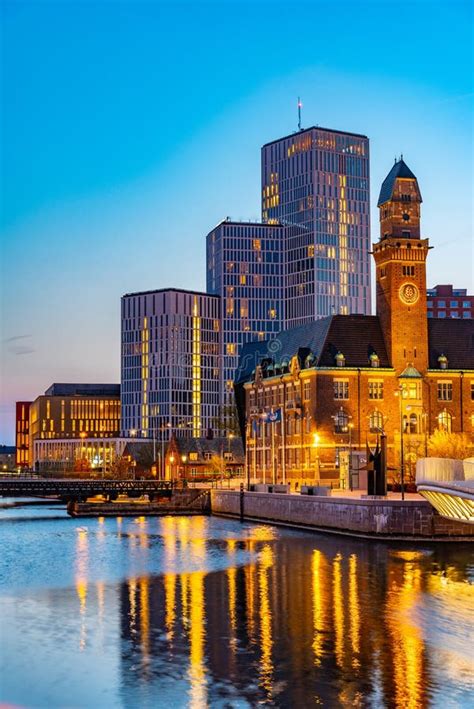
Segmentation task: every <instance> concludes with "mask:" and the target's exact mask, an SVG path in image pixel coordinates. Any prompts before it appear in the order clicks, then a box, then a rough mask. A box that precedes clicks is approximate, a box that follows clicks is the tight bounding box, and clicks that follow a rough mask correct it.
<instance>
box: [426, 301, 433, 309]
mask: <svg viewBox="0 0 474 709" xmlns="http://www.w3.org/2000/svg"><path fill="white" fill-rule="evenodd" d="M426 305H427V307H428V308H432V307H433V301H432V300H428V301H426Z"/></svg>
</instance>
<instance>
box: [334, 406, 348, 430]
mask: <svg viewBox="0 0 474 709" xmlns="http://www.w3.org/2000/svg"><path fill="white" fill-rule="evenodd" d="M348 430H349V416H348V415H347V414H346V412H345V411H344V409H339V411H338V412H337V414H336V415H335V416H334V432H335V433H347V431H348Z"/></svg>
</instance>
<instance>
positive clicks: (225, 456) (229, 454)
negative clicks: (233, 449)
mask: <svg viewBox="0 0 474 709" xmlns="http://www.w3.org/2000/svg"><path fill="white" fill-rule="evenodd" d="M224 460H227V461H230V460H234V456H233V455H232V453H229V451H224Z"/></svg>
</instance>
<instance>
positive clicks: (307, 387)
mask: <svg viewBox="0 0 474 709" xmlns="http://www.w3.org/2000/svg"><path fill="white" fill-rule="evenodd" d="M310 396H311V382H310V381H309V380H308V381H305V382H304V384H303V399H304V400H305V401H309V399H310Z"/></svg>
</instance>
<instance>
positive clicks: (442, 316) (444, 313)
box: [438, 310, 446, 318]
mask: <svg viewBox="0 0 474 709" xmlns="http://www.w3.org/2000/svg"><path fill="white" fill-rule="evenodd" d="M438 317H439V318H445V317H446V310H439V311H438Z"/></svg>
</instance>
